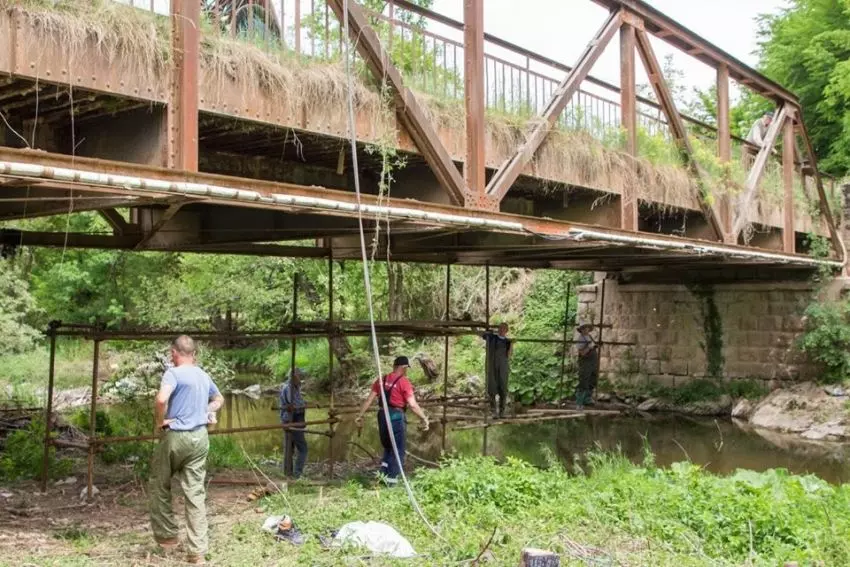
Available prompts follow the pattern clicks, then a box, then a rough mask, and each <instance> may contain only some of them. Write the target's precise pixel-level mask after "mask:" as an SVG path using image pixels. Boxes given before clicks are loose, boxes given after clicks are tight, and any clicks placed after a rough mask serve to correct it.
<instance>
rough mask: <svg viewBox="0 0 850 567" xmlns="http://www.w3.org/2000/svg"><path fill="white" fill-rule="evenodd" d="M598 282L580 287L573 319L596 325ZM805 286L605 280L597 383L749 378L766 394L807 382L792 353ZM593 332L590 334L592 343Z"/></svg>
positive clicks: (806, 298) (806, 371)
mask: <svg viewBox="0 0 850 567" xmlns="http://www.w3.org/2000/svg"><path fill="white" fill-rule="evenodd" d="M602 285H603V284H602V281H597V282H596V283H594V284H591V285H587V286H582V287H581V288H579V308H578V314H579V320H580V321H582V322H584V321H588V322H593V323H598V322H599V317H600V308H601V297H602ZM813 292H814V288H813V287H812V285H811V284H808V283H797V282H794V283H790V282H789V283H738V284H718V285H714V286H691V285H688V286H685V285H666V284H664V285H661V284H621V283H618V282H617V281H616V280H612V279H608V280H605V308H604V314H603V323H604V324H606V325H611V326H612V327H611V328H605V329H603V331H602V333H603V335H602V339H603V342H606V343H608V342H611V343H615V342H620V343H635V344H634V345H619V346H617V345H607V346H604V348H603V349H602V351H601V358H600V368H599V369H600V378H604V379H608V380H609V381H611V382H615V383H622V382H631V383H638V382H639V381H649V380H653V381H656V382H658V383H661V384H663V385H666V386H677V385H681V384H683V383H685V382H686V381H688V380H692V379H694V378H701V377H706V376H715V377H718V376H722V377H723V378H725V379H729V380H734V379H756V380H762V381H764V382H765V385H766V386H768V387H770V388H775V387H779V386H781V385H782V383H783V382H789V381H797V380H802V379H808V378H812V377H813V375H814V374H815V373H816V371H817V370H816V367H815V366H814V365H812V364H810V363H809V362H808V361H807V360H806V357H805V356H804V355H803V354H802V353H801V352H800V351H799V350H798V349H797V348H796V343H797V339H798V337H799V336H800V335H801V334H802V332H803V330H804V321H803V312H804V311H805V308H806V306H807V305H808V304H809V302H810V301H811V298H812V294H813ZM598 333H599V330H598V329H597V330H596V331H594V335H595V336H598Z"/></svg>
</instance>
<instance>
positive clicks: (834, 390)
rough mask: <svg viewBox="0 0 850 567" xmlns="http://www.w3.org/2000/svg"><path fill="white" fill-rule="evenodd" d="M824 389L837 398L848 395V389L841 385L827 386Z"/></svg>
mask: <svg viewBox="0 0 850 567" xmlns="http://www.w3.org/2000/svg"><path fill="white" fill-rule="evenodd" d="M823 391H824V392H826V393H827V394H829V395H830V396H833V397H835V398H846V397H847V390H845V389H844V388H842V387H841V386H825V387H824V389H823Z"/></svg>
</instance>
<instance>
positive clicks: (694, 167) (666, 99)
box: [635, 29, 723, 241]
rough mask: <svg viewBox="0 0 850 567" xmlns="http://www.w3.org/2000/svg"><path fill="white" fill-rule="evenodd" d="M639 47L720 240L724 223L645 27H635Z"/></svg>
mask: <svg viewBox="0 0 850 567" xmlns="http://www.w3.org/2000/svg"><path fill="white" fill-rule="evenodd" d="M635 31H636V34H637V47H638V53H640V58H641V60H642V61H643V66H644V68H645V70H646V74H647V75H648V76H649V82H650V84H652V88H653V90H654V91H655V96H656V97H657V98H658V102H659V104H661V108H662V109H663V110H664V115H665V116H666V118H667V123H668V124H669V125H670V130H671V131H672V133H673V136H674V137H675V138H676V142H677V143H678V144H679V148H680V149H681V152H682V157H683V158H684V159H685V161H686V163H687V166H688V168H689V169H690V170H691V173H692V174H693V175H694V177H696V179H697V183H698V184H699V186H700V195H699V197H698V200H699V204H700V208H701V209H702V214H703V216H705V219H706V221H708V224H709V225H710V226H711V228H712V230H713V231H714V234H715V236H716V237H717V240H720V241H722V240H723V224H722V223H721V221H720V218H719V217H718V215H717V213H716V212H715V210H714V208H713V207H712V206H711V203H710V201H709V200H708V190H707V188H706V186H705V180H704V176H703V173H702V171H701V170H700V167H699V164H697V162H696V160H695V159H694V150H693V147H692V146H691V142H690V139H688V131H687V129H686V128H685V123H684V121H683V120H682V116H681V115H680V114H679V111H678V110H676V102H675V100H674V99H673V93H671V92H670V88H669V87H668V86H667V82H666V81H665V80H664V75H663V72H662V70H661V65H660V64H659V63H658V58H657V57H656V56H655V50H654V49H652V44H651V43H650V42H649V36H648V35H647V33H646V31H645V30H643V29H636V30H635Z"/></svg>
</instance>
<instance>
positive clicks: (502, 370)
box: [481, 323, 513, 419]
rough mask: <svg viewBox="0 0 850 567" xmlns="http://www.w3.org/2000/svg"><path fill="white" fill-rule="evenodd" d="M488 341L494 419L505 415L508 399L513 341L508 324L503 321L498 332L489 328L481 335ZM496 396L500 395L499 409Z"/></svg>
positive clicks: (489, 378)
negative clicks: (509, 334)
mask: <svg viewBox="0 0 850 567" xmlns="http://www.w3.org/2000/svg"><path fill="white" fill-rule="evenodd" d="M481 338H483V339H484V341H485V342H486V345H487V346H486V348H487V350H486V356H487V361H486V369H487V395H488V396H489V398H490V411H491V412H492V413H493V419H502V418H503V417H505V403H506V402H507V400H508V375H509V374H510V372H511V355H512V354H513V341H511V339H509V338H508V324H507V323H501V324H500V325H499V328H498V332H496V333H494V332H493V331H491V330H489V329H488V330H487V331H486V332H485V333H484V334H482V335H481ZM496 396H498V397H499V405H498V411H497V410H496Z"/></svg>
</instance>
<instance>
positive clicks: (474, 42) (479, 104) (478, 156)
mask: <svg viewBox="0 0 850 567" xmlns="http://www.w3.org/2000/svg"><path fill="white" fill-rule="evenodd" d="M463 7H464V35H463V40H464V41H463V52H464V61H463V64H464V67H463V68H464V72H463V80H464V101H465V105H466V162H465V163H464V167H463V176H464V180H465V181H466V191H467V192H468V193H469V195H468V196H467V199H470V198H471V199H470V200H472V201H473V203H474V200H475V199H476V198H481V197H483V196H484V193H485V184H486V179H485V170H484V166H485V161H484V160H485V158H484V139H485V121H484V120H485V119H484V104H485V101H484V0H464V3H463Z"/></svg>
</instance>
